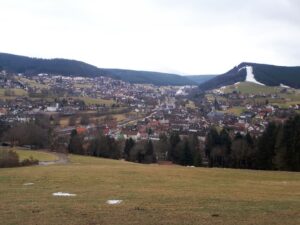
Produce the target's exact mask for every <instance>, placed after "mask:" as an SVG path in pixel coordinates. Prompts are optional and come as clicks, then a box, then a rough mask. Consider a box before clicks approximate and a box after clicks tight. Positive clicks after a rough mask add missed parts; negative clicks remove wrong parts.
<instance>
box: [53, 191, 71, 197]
mask: <svg viewBox="0 0 300 225" xmlns="http://www.w3.org/2000/svg"><path fill="white" fill-rule="evenodd" d="M52 195H53V196H62V197H74V196H76V194H70V193H66V192H56V193H53V194H52Z"/></svg>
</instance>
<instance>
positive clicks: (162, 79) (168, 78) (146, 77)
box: [102, 69, 197, 86]
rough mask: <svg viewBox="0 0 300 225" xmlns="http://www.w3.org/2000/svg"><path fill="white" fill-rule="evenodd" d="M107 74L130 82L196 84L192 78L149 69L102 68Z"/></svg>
mask: <svg viewBox="0 0 300 225" xmlns="http://www.w3.org/2000/svg"><path fill="white" fill-rule="evenodd" d="M102 70H103V71H105V73H106V74H108V76H110V77H113V78H115V79H120V80H124V81H127V82H130V83H139V84H143V83H150V84H155V85H178V86H180V85H197V83H196V82H195V81H193V80H190V79H188V78H187V77H185V76H180V75H177V74H169V73H158V72H149V71H136V70H122V69H102Z"/></svg>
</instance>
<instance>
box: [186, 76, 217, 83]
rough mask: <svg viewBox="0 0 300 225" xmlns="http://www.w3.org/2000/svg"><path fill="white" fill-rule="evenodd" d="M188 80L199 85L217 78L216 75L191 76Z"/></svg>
mask: <svg viewBox="0 0 300 225" xmlns="http://www.w3.org/2000/svg"><path fill="white" fill-rule="evenodd" d="M186 77H187V78H189V79H190V80H192V81H194V82H196V83H197V84H202V83H204V82H206V81H208V80H210V79H212V78H214V77H216V75H190V76H186Z"/></svg>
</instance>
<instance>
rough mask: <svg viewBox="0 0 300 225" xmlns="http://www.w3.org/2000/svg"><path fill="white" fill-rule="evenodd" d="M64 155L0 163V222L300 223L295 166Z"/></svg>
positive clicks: (25, 224) (129, 224)
mask: <svg viewBox="0 0 300 225" xmlns="http://www.w3.org/2000/svg"><path fill="white" fill-rule="evenodd" d="M35 156H36V155H34V157H35ZM68 158H69V160H68V163H66V164H52V165H48V166H31V167H19V168H4V169H0V170H1V171H0V199H1V200H0V209H1V213H0V215H1V224H22V225H32V224H41V225H53V224H68V225H79V224H89V225H96V224H102V225H108V224H109V225H120V224H122V225H132V224H144V225H153V224H155V225H163V224H169V225H183V224H204V225H205V224H206V225H207V224H223V225H232V224H239V225H244V224H245V225H249V224H253V225H259V224H272V225H282V224H285V225H293V224H299V223H298V222H299V219H300V214H299V207H300V198H299V195H300V188H299V187H300V174H299V173H291V172H283V171H282V172H278V171H255V172H254V171H251V170H238V169H223V168H219V169H217V168H191V167H183V166H175V165H169V166H163V165H156V164H153V165H144V164H135V163H129V162H126V161H119V160H108V159H101V158H95V157H94V158H93V157H86V156H77V155H71V154H70V155H68ZM58 192H64V193H69V194H72V196H65V197H64V196H60V197H59V196H54V193H58ZM108 200H122V202H121V203H120V204H118V205H110V204H108V203H107V201H108Z"/></svg>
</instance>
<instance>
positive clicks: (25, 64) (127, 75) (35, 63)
mask: <svg viewBox="0 0 300 225" xmlns="http://www.w3.org/2000/svg"><path fill="white" fill-rule="evenodd" d="M0 68H1V69H4V70H6V71H8V72H12V73H23V74H25V75H28V76H30V75H36V74H39V73H48V74H59V75H63V76H86V77H95V76H109V77H112V78H116V79H121V80H124V81H128V82H131V83H149V84H155V85H191V84H194V85H195V84H196V83H195V82H194V81H191V80H189V79H188V78H187V77H184V76H180V75H176V74H166V73H157V72H145V71H134V70H121V69H102V68H98V67H96V66H93V65H90V64H87V63H84V62H80V61H76V60H68V59H39V58H30V57H26V56H18V55H12V54H7V53H0Z"/></svg>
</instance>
